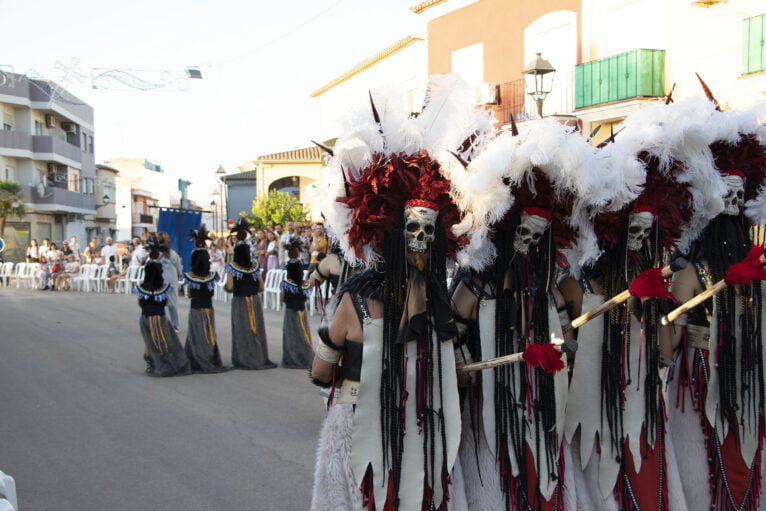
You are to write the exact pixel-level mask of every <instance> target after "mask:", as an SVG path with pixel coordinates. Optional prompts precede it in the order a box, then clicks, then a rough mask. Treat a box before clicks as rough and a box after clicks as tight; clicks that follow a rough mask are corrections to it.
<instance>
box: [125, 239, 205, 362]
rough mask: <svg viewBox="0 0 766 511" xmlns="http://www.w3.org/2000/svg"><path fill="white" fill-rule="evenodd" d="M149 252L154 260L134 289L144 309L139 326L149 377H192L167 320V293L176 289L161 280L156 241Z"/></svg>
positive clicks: (173, 331)
mask: <svg viewBox="0 0 766 511" xmlns="http://www.w3.org/2000/svg"><path fill="white" fill-rule="evenodd" d="M149 250H150V255H151V254H154V255H155V257H154V258H152V259H153V260H151V261H150V262H149V263H147V264H146V266H145V267H144V280H143V282H142V283H141V284H138V285H137V286H135V287H134V288H133V293H135V294H136V295H138V305H139V307H141V320H140V325H141V335H142V336H143V338H144V344H145V346H146V351H145V352H144V359H145V360H146V361H147V373H148V374H149V375H151V376H177V375H183V374H189V373H190V372H191V369H190V365H189V359H188V358H186V354H185V353H184V350H183V347H182V346H181V343H180V342H179V340H178V336H177V335H176V333H175V330H174V329H173V327H172V325H171V324H170V322H169V321H168V319H167V318H166V317H165V305H166V304H167V299H168V293H171V292H173V287H172V286H171V285H170V283H169V282H164V281H163V279H162V265H161V264H160V263H159V262H157V261H156V260H155V259H156V257H158V255H159V254H158V251H157V246H156V242H155V241H154V240H150V242H149Z"/></svg>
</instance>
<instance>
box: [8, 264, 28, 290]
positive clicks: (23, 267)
mask: <svg viewBox="0 0 766 511" xmlns="http://www.w3.org/2000/svg"><path fill="white" fill-rule="evenodd" d="M27 264H28V263H19V264H17V265H16V268H15V269H14V273H13V274H12V275H9V278H12V279H15V280H16V287H17V288H19V287H21V277H22V276H23V275H24V274H25V273H26V272H27Z"/></svg>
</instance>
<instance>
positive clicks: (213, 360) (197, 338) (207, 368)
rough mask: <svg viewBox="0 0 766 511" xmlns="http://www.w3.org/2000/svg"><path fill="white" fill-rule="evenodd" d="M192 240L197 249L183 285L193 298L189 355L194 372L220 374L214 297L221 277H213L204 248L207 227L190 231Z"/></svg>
mask: <svg viewBox="0 0 766 511" xmlns="http://www.w3.org/2000/svg"><path fill="white" fill-rule="evenodd" d="M190 236H191V238H192V239H193V240H194V242H195V247H196V248H195V249H194V251H193V252H192V254H191V271H190V272H188V273H184V283H185V284H186V285H187V286H188V289H189V291H188V293H189V298H191V309H190V310H189V330H188V333H187V334H186V346H185V349H186V355H187V356H188V357H189V361H190V362H191V367H192V370H194V371H201V372H203V373H217V372H220V371H222V370H223V364H222V363H221V352H220V350H219V348H218V340H217V337H216V333H215V310H214V309H213V294H214V292H215V286H216V283H217V282H218V274H217V273H215V272H214V273H212V274H211V273H210V254H209V253H208V251H207V248H206V246H205V240H207V239H209V238H208V235H207V230H206V229H205V226H204V224H203V225H202V226H201V227H200V228H199V229H198V230H197V229H195V230H193V231H191V233H190Z"/></svg>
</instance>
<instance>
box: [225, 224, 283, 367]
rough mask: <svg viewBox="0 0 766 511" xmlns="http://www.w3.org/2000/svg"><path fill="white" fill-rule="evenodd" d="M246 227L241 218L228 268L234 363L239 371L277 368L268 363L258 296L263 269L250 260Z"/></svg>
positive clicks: (235, 228) (264, 326)
mask: <svg viewBox="0 0 766 511" xmlns="http://www.w3.org/2000/svg"><path fill="white" fill-rule="evenodd" d="M247 227H248V225H247V222H246V221H245V220H244V218H240V219H239V220H238V223H237V225H236V226H235V227H234V230H233V232H236V234H237V238H238V240H239V241H237V244H236V245H235V246H234V260H233V261H232V262H230V263H228V264H227V265H226V273H227V274H228V275H227V278H230V279H231V283H232V288H231V292H232V293H233V295H234V296H233V297H232V299H231V337H232V339H231V362H232V365H233V366H234V367H235V368H238V369H272V368H274V367H276V366H277V365H276V364H275V363H274V362H272V361H271V360H269V348H268V345H267V343H266V325H265V323H264V321H263V306H262V305H261V298H260V296H259V290H260V286H261V272H262V270H261V269H260V268H259V266H258V262H257V261H252V260H251V258H250V245H249V244H248V243H247V242H246V241H245V239H246V237H247ZM227 284H228V283H227ZM227 290H229V287H228V285H227Z"/></svg>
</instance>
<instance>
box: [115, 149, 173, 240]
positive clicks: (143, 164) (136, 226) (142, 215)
mask: <svg viewBox="0 0 766 511" xmlns="http://www.w3.org/2000/svg"><path fill="white" fill-rule="evenodd" d="M103 165H104V166H107V167H110V168H112V169H115V170H117V171H118V174H117V175H116V178H115V186H116V190H115V213H116V216H117V225H116V229H117V234H116V237H115V239H118V240H121V241H126V240H129V239H130V238H132V237H134V236H143V237H145V236H146V235H147V234H148V233H152V232H155V231H156V225H157V218H158V213H159V212H158V209H157V208H158V207H162V206H164V207H180V205H181V191H180V189H181V187H182V186H186V185H182V184H181V181H182V180H181V179H178V178H177V177H174V176H171V175H169V174H168V173H167V172H165V169H164V168H163V167H162V165H161V164H160V163H157V162H153V161H150V160H148V159H146V158H111V159H109V160H106V161H104V162H103ZM185 183H187V184H188V182H185Z"/></svg>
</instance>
